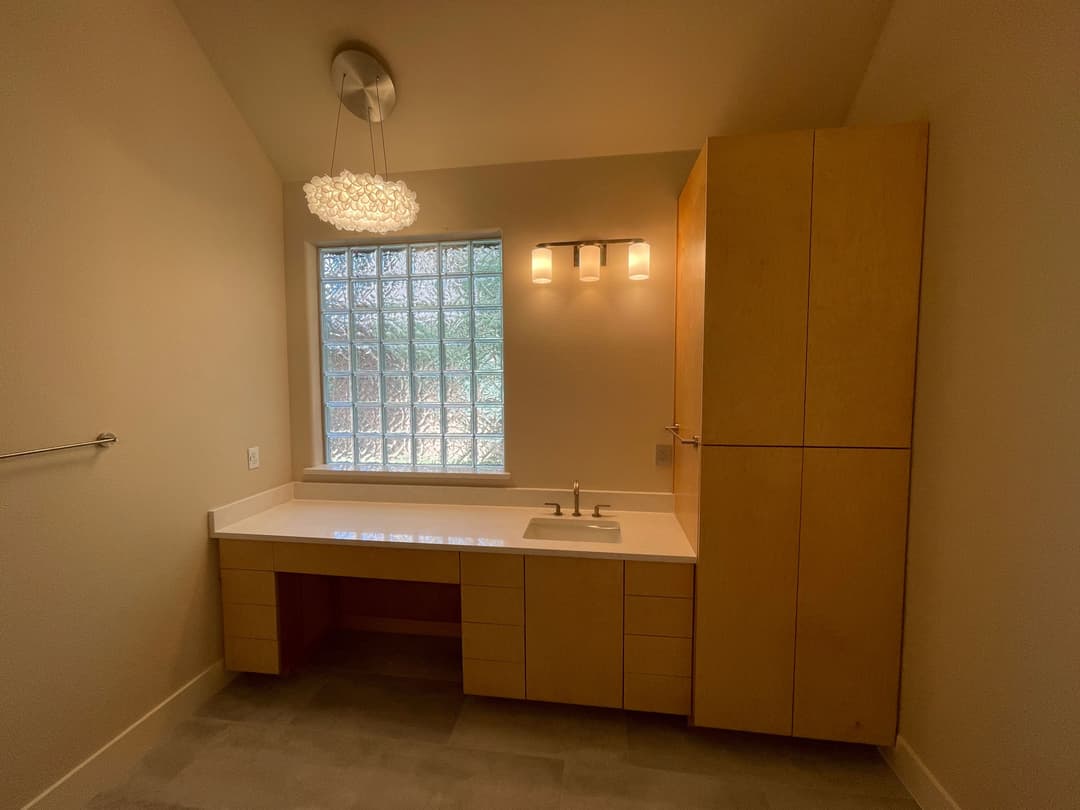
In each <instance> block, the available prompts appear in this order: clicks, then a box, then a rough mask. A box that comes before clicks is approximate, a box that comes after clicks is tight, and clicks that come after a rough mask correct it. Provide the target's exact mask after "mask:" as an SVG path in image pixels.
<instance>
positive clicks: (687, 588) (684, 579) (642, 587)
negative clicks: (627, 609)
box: [626, 560, 694, 599]
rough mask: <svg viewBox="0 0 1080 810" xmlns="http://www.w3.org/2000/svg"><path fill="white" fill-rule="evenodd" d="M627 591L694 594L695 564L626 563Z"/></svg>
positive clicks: (679, 594) (645, 594)
mask: <svg viewBox="0 0 1080 810" xmlns="http://www.w3.org/2000/svg"><path fill="white" fill-rule="evenodd" d="M626 592H627V593H628V594H634V595H637V596H681V597H683V598H687V599H688V598H690V597H692V596H693V595H694V566H693V565H688V564H685V563H658V562H636V561H634V560H630V561H628V562H627V563H626Z"/></svg>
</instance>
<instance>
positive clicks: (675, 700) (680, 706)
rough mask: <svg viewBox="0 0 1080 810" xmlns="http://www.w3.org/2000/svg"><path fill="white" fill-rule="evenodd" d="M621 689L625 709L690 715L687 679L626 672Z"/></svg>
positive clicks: (688, 682) (688, 681)
mask: <svg viewBox="0 0 1080 810" xmlns="http://www.w3.org/2000/svg"><path fill="white" fill-rule="evenodd" d="M623 689H624V697H623V702H624V704H625V708H627V709H633V710H634V711H639V712H659V713H661V714H682V715H688V714H690V679H689V678H679V677H672V676H670V675H646V674H642V673H638V672H627V673H626V676H625V678H624V687H623Z"/></svg>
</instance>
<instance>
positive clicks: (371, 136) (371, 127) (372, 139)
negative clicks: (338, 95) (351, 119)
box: [367, 85, 378, 175]
mask: <svg viewBox="0 0 1080 810" xmlns="http://www.w3.org/2000/svg"><path fill="white" fill-rule="evenodd" d="M376 86H378V85H376ZM372 112H374V110H372V109H371V102H370V101H368V107H367V134H368V141H369V142H370V143H371V173H372V175H374V174H376V172H377V169H376V168H375V129H374V125H373V124H372V123H371V114H372Z"/></svg>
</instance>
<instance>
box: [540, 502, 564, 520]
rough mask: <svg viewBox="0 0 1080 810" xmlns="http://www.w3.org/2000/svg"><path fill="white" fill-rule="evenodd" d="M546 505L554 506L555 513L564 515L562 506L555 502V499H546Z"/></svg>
mask: <svg viewBox="0 0 1080 810" xmlns="http://www.w3.org/2000/svg"><path fill="white" fill-rule="evenodd" d="M544 506H554V507H555V512H554V514H556V515H558V516H560V517H562V507H561V506H560V505H559V504H557V503H555V501H544Z"/></svg>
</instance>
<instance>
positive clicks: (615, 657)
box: [525, 557, 623, 707]
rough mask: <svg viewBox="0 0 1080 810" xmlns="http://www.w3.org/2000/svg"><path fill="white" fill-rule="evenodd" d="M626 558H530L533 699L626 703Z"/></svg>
mask: <svg viewBox="0 0 1080 810" xmlns="http://www.w3.org/2000/svg"><path fill="white" fill-rule="evenodd" d="M622 605H623V564H622V561H621V560H586V559H579V558H574V557H526V558H525V689H526V695H527V697H528V698H529V699H530V700H548V701H553V702H556V703H578V704H582V705H586V706H613V707H621V706H622V686H623V670H622V644H623V607H622Z"/></svg>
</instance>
